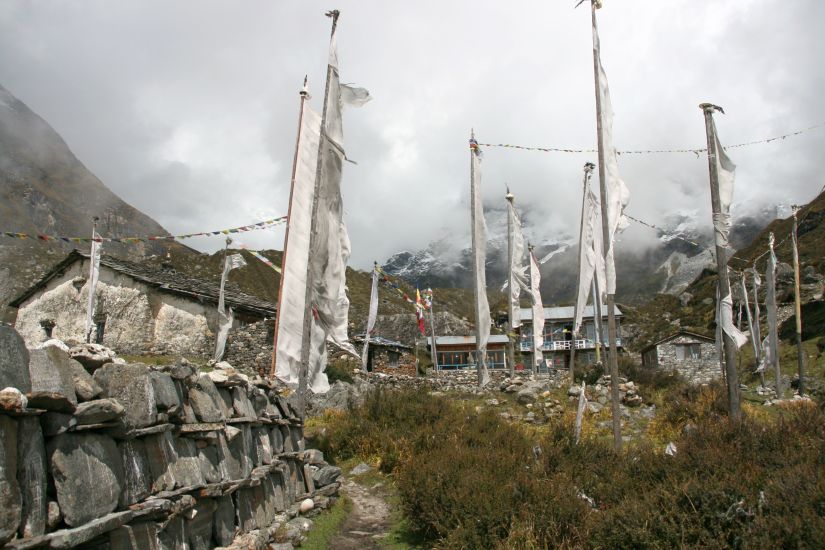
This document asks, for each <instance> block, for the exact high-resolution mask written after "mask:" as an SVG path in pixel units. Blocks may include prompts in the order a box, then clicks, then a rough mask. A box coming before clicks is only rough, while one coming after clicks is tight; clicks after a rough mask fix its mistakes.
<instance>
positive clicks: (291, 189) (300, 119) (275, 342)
mask: <svg viewBox="0 0 825 550" xmlns="http://www.w3.org/2000/svg"><path fill="white" fill-rule="evenodd" d="M299 93H300V96H301V106H300V108H299V110H298V135H297V136H296V137H295V156H294V157H293V158H292V178H291V179H290V183H289V207H288V208H287V212H286V229H284V251H283V252H282V253H281V280H280V281H279V282H278V304H277V306H276V307H277V309H275V336H274V337H273V340H272V362H271V363H270V366H269V377H270V378H274V377H275V360H276V356H277V353H278V325H279V324H280V322H281V297H282V294H281V293H282V292H283V290H284V273H286V252H287V248H288V246H289V222H290V219H291V217H292V195H293V193H294V192H295V171H296V170H297V168H298V151H299V149H300V146H301V125H302V124H303V122H304V103H306V99H307V97H308V96H309V90H308V89H307V77H306V76H305V77H304V87H303V88H301V91H300V92H299Z"/></svg>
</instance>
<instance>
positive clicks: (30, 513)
mask: <svg viewBox="0 0 825 550" xmlns="http://www.w3.org/2000/svg"><path fill="white" fill-rule="evenodd" d="M47 482H48V473H47V470H46V446H45V444H44V443H43V431H42V430H41V428H40V420H39V419H38V418H37V417H33V416H29V417H25V418H20V419H18V421H17V483H18V485H19V487H20V495H21V497H22V504H23V510H22V521H21V522H20V529H19V534H20V536H21V537H24V538H28V537H35V536H38V535H42V534H44V533H45V532H46V519H47V518H46V503H47V500H48V499H47V497H46V487H47Z"/></svg>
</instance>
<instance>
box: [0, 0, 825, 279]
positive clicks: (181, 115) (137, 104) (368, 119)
mask: <svg viewBox="0 0 825 550" xmlns="http://www.w3.org/2000/svg"><path fill="white" fill-rule="evenodd" d="M573 4H574V1H573V0H549V1H543V2H537V1H536V2H522V1H517V0H513V1H510V2H493V1H480V0H475V1H466V2H465V1H450V2H444V1H429V0H425V1H419V2H413V3H409V2H408V3H401V2H389V1H386V0H384V1H379V0H375V1H367V0H357V1H356V0H352V1H345V0H339V1H338V2H337V5H333V4H329V3H328V2H327V3H318V2H311V1H301V2H286V1H280V2H278V1H272V0H259V1H256V0H247V1H244V2H228V1H213V0H180V1H169V0H122V1H118V2H112V1H111V0H82V1H81V0H77V1H68V0H67V1H47V0H5V1H4V2H2V3H0V83H2V85H3V86H5V87H6V88H7V89H8V90H9V91H11V92H12V93H13V94H15V95H16V96H17V97H18V98H19V99H21V100H22V101H24V102H25V103H26V104H28V105H29V107H31V108H32V109H33V110H34V111H36V112H37V113H38V114H40V115H41V116H42V117H43V118H45V119H46V120H47V121H48V122H49V123H50V124H51V125H52V126H54V128H55V129H56V130H57V131H58V132H59V133H60V134H61V135H62V136H63V138H64V139H65V140H66V141H67V142H68V144H69V146H70V147H71V148H72V149H73V151H74V152H75V154H76V155H77V156H78V157H79V158H80V159H81V160H82V161H83V162H84V163H85V164H86V166H88V167H89V168H90V169H91V170H92V171H93V172H94V173H95V174H96V175H97V176H98V177H100V179H101V180H102V181H103V182H104V183H105V184H106V185H108V186H109V187H110V188H111V189H112V190H113V191H115V192H116V193H117V194H119V195H120V196H121V197H122V198H123V199H124V200H126V201H127V202H129V203H131V204H132V205H134V206H136V207H137V208H139V209H141V210H142V211H144V212H146V213H147V214H149V215H150V216H152V217H153V218H155V219H156V220H157V221H158V222H160V223H161V224H162V225H163V226H164V227H166V229H168V230H169V231H170V232H172V233H174V234H179V233H188V232H195V231H202V230H212V229H220V228H224V227H232V226H237V225H243V224H247V223H250V222H254V221H258V220H261V219H264V218H268V217H275V216H279V215H282V214H285V213H286V209H287V200H288V193H289V178H290V172H291V162H292V156H293V147H294V142H295V132H296V123H297V111H298V95H297V92H298V90H299V88H300V84H301V81H302V80H303V77H304V75H305V74H306V75H308V76H309V80H310V87H311V88H312V90H314V92H315V98H314V100H313V102H314V105H315V107H316V108H318V107H320V100H321V97H320V96H321V95H322V93H323V78H324V74H325V63H326V49H327V40H328V34H329V20H328V19H327V18H326V17H324V15H323V14H324V11H325V10H326V9H329V8H331V7H336V8H338V9H340V10H341V13H342V15H341V19H340V22H339V24H340V26H339V32H338V45H339V51H340V59H341V79H342V81H343V82H353V83H357V84H359V85H361V86H364V87H366V88H368V89H369V90H370V91H371V93H372V95H373V97H374V100H373V101H372V102H371V103H369V104H368V105H366V106H365V107H364V108H363V109H358V110H349V111H347V113H346V114H345V121H344V123H345V137H346V148H347V154H348V156H349V157H350V158H352V159H354V160H355V161H357V163H358V164H357V165H352V164H348V165H347V166H346V169H345V170H346V171H345V174H344V183H343V189H344V191H343V193H344V201H345V207H346V217H347V220H346V221H347V223H348V226H349V231H350V236H351V239H352V249H353V257H352V260H351V264H353V265H354V266H356V267H360V268H365V267H367V266H368V265H370V264H371V262H372V261H373V260H379V261H382V260H384V259H386V258H387V257H388V256H389V255H390V254H392V253H394V252H397V251H399V250H405V249H408V250H414V249H418V248H422V247H424V246H426V245H427V243H429V242H430V241H432V240H434V239H437V238H441V237H443V236H445V235H455V239H456V240H460V239H465V238H466V239H468V237H466V234H467V229H466V228H467V226H468V225H469V216H468V213H467V203H468V196H467V195H468V169H469V158H468V149H467V139H468V137H469V132H470V128H474V129H475V131H476V136H477V138H478V140H479V141H480V142H482V143H511V144H521V145H532V146H545V147H570V148H590V147H593V145H594V143H595V114H594V99H593V72H592V57H591V34H590V13H589V10H588V8H587V7H586V4H585V5H583V6H582V7H580V8H578V9H575V10H574V9H573ZM604 4H605V7H604V9H602V10H600V11H599V12H598V13H599V18H600V19H599V24H600V30H601V37H602V59H603V62H604V65H605V69H606V71H607V75H608V77H609V81H610V87H611V93H612V97H613V104H614V110H615V112H616V118H615V123H614V130H615V139H616V146H617V148H618V149H620V150H621V149H641V148H643V149H647V148H681V147H702V146H703V144H704V142H705V136H704V125H703V120H702V113H701V111H700V110H699V109H698V107H697V106H698V104H699V103H701V102H703V101H710V102H713V103H716V104H718V105H721V106H723V107H724V108H725V111H726V113H727V114H726V115H724V116H721V115H720V116H719V117H718V121H717V126H718V129H719V133H720V137H721V139H722V141H723V143H729V144H733V143H739V142H745V141H751V140H755V139H761V138H767V137H771V136H774V135H778V134H784V133H786V132H789V131H793V130H797V129H801V128H805V127H809V126H812V125H815V124H819V123H822V122H825V103H823V101H822V93H823V90H825V63H823V57H825V55H824V54H825V33H823V32H822V23H823V22H825V2H822V1H821V0H794V1H792V2H788V1H782V0H729V1H727V2H719V1H718V0H717V1H714V0H670V1H668V2H660V1H652V0H621V1H620V0H605V1H604ZM823 149H825V128H822V127H821V128H818V129H815V130H812V131H810V132H807V133H806V134H804V135H802V136H798V137H792V138H788V139H786V140H784V141H781V142H774V143H771V144H767V145H755V146H751V147H747V148H741V149H735V150H732V151H731V152H730V155H731V157H732V158H733V160H734V162H736V163H737V164H738V167H739V169H738V173H737V189H736V195H735V201H736V205H735V215H736V214H739V215H742V214H746V213H748V212H750V211H751V210H754V209H756V208H758V207H761V206H764V205H776V204H788V203H792V202H795V201H807V200H810V199H811V198H812V197H813V196H815V195H816V193H817V192H818V191H819V190H820V189H821V188H822V187H823V185H825V176H823V171H822V169H821V167H820V165H819V161H820V159H821V155H822V151H823ZM594 157H595V155H592V154H589V155H587V154H563V153H538V152H525V151H517V150H505V149H496V148H488V149H487V150H486V151H485V159H484V165H483V178H484V179H483V186H484V196H485V202H486V203H487V204H489V205H491V206H494V205H496V204H500V203H501V201H502V200H503V199H502V197H503V194H504V183H505V182H507V183H509V184H510V187H511V189H512V190H513V192H514V193H515V195H516V197H517V202H518V203H519V204H520V205H522V206H523V207H524V208H526V209H528V210H529V213H528V215H527V216H526V218H527V220H528V221H529V225H530V226H529V227H528V233H530V234H531V235H532V238H533V239H534V240H539V239H550V238H552V237H553V236H554V235H559V234H564V233H567V234H570V233H572V232H573V229H572V228H574V227H575V226H576V224H577V223H578V222H577V216H578V210H579V208H580V206H579V205H580V200H581V188H580V179H581V167H582V165H583V164H584V162H586V161H588V160H595V158H594ZM620 169H621V171H622V175H623V178H624V179H625V181H626V182H627V184H628V186H629V188H630V190H631V195H632V196H631V203H630V206H629V207H628V212H629V213H631V214H632V215H635V216H637V217H640V218H643V219H646V220H648V221H651V222H653V223H659V222H661V221H662V220H664V219H665V218H666V217H667V216H668V215H670V214H672V213H674V212H680V211H683V212H692V211H695V212H696V214H697V216H698V217H699V219H700V221H705V220H707V221H708V222H709V218H710V215H709V214H708V210H709V203H710V198H709V191H708V183H707V161H706V159H705V158H704V157H702V158H696V157H695V156H694V155H692V154H656V155H638V156H637V155H633V156H631V155H625V156H622V157H620ZM462 235H465V236H462ZM652 238H653V236H652V235H651V233H650V230H648V229H644V228H639V227H632V228H631V229H630V230H629V231H628V232H627V233H626V234H625V235H624V237H623V243H625V244H624V246H632V245H643V244H645V243H647V242H650V240H651V239H652ZM282 241H283V233H282V231H266V232H261V233H259V234H255V235H251V234H249V235H245V239H244V242H245V243H246V244H248V245H249V246H251V247H258V248H281V246H282ZM196 246H197V247H198V248H201V249H203V250H214V249H215V248H217V247H219V246H220V239H216V240H213V241H209V240H203V241H201V242H198V243H196Z"/></svg>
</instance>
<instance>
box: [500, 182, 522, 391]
mask: <svg viewBox="0 0 825 550" xmlns="http://www.w3.org/2000/svg"><path fill="white" fill-rule="evenodd" d="M504 198H505V199H506V200H507V202H509V203H510V204H511V205H512V204H513V200H514V199H515V197H514V196H513V194H512V193H510V188H509V187H508V188H507V194H505V195H504ZM513 224H514V220H513V213H512V210H511V208H508V209H507V287H508V289H507V290H508V292H510V294H511V296H512V292H513V286H514V285H515V284H516V281H515V278H514V277H513V271H512V267H513ZM511 296H508V297H507V326H506V327H505V330H506V333H507V360H508V361H509V363H510V365H509V367H510V373H509V374H510V379H512V378H513V377H514V376H515V375H516V366H515V352H514V351H513V337H512V336H511V333H512V332H513V330H514V329H513V319H511V317H512V316H513V315H514V314H515V315H519V316H520V315H521V307H519V308H518V310H517V311H515V310H514V308H513V307H512V306H511V305H510V300H511ZM519 306H521V304H519Z"/></svg>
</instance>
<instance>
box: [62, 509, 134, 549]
mask: <svg viewBox="0 0 825 550" xmlns="http://www.w3.org/2000/svg"><path fill="white" fill-rule="evenodd" d="M134 516H135V513H134V512H132V511H131V510H127V511H124V512H115V513H112V514H109V515H107V516H104V517H102V518H98V519H94V520H91V521H89V522H88V523H84V524H83V525H81V526H80V527H75V528H74V529H62V530H60V531H58V532H56V533H52V534H51V535H49V544H50V546H49V547H50V548H75V547H78V546H80V545H81V544H83V543H85V542H88V541H90V540H92V539H94V538H95V537H98V536H100V535H102V534H104V533H108V532H109V531H112V530H113V529H117V528H118V527H120V526H121V525H124V524H126V523H129V521H131V520H132V518H133V517H134Z"/></svg>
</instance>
